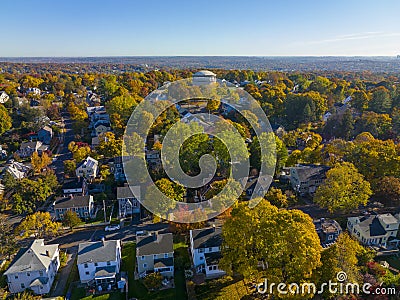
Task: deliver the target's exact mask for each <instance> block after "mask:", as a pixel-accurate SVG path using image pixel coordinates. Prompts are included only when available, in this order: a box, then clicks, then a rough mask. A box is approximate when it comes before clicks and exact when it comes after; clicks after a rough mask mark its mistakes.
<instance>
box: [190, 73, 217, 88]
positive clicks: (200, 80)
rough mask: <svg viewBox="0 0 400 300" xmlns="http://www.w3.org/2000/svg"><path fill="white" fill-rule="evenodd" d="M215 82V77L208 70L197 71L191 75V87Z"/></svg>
mask: <svg viewBox="0 0 400 300" xmlns="http://www.w3.org/2000/svg"><path fill="white" fill-rule="evenodd" d="M216 82H217V75H215V74H214V73H213V72H211V71H208V70H202V71H198V72H196V73H194V74H193V79H192V83H193V85H208V84H212V83H216Z"/></svg>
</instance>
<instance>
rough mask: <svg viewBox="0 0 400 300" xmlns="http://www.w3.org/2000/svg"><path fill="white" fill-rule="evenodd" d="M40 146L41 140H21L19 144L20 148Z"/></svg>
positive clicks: (36, 147)
mask: <svg viewBox="0 0 400 300" xmlns="http://www.w3.org/2000/svg"><path fill="white" fill-rule="evenodd" d="M40 146H42V142H40V141H35V142H23V143H22V144H21V146H20V147H19V148H20V149H21V150H22V149H26V148H31V149H35V150H36V149H38V148H39V147H40Z"/></svg>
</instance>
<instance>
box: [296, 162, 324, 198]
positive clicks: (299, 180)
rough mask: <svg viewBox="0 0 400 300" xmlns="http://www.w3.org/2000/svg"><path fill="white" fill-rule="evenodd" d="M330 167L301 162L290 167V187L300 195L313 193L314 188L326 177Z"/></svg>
mask: <svg viewBox="0 0 400 300" xmlns="http://www.w3.org/2000/svg"><path fill="white" fill-rule="evenodd" d="M329 169H330V167H328V166H323V165H312V164H307V165H306V164H303V165H300V164H299V165H296V166H295V167H290V168H289V170H290V177H289V178H290V183H291V185H292V188H293V189H294V190H295V191H296V192H298V193H299V194H300V195H302V196H306V195H310V196H312V195H314V193H315V191H316V189H317V188H318V187H319V186H320V185H321V183H322V182H323V181H324V180H325V179H326V172H328V170H329Z"/></svg>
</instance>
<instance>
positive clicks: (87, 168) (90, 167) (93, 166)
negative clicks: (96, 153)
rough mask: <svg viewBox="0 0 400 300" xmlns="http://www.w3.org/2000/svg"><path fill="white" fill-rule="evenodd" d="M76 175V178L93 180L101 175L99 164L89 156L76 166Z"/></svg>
mask: <svg viewBox="0 0 400 300" xmlns="http://www.w3.org/2000/svg"><path fill="white" fill-rule="evenodd" d="M75 174H76V177H83V178H86V179H89V180H92V179H94V178H96V177H97V175H98V174H99V162H98V161H97V160H96V159H94V158H92V157H90V156H88V157H86V158H85V159H84V160H82V161H81V162H80V163H79V164H78V165H77V166H76V170H75Z"/></svg>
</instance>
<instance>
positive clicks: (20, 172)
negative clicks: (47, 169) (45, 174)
mask: <svg viewBox="0 0 400 300" xmlns="http://www.w3.org/2000/svg"><path fill="white" fill-rule="evenodd" d="M4 170H5V171H6V172H8V173H9V174H10V175H11V176H12V177H13V178H14V179H22V178H25V177H27V176H28V174H29V172H30V171H31V170H32V168H31V167H29V166H27V165H24V164H23V163H20V162H17V161H14V160H13V161H11V163H10V164H9V165H7V166H6V167H5V168H4Z"/></svg>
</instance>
